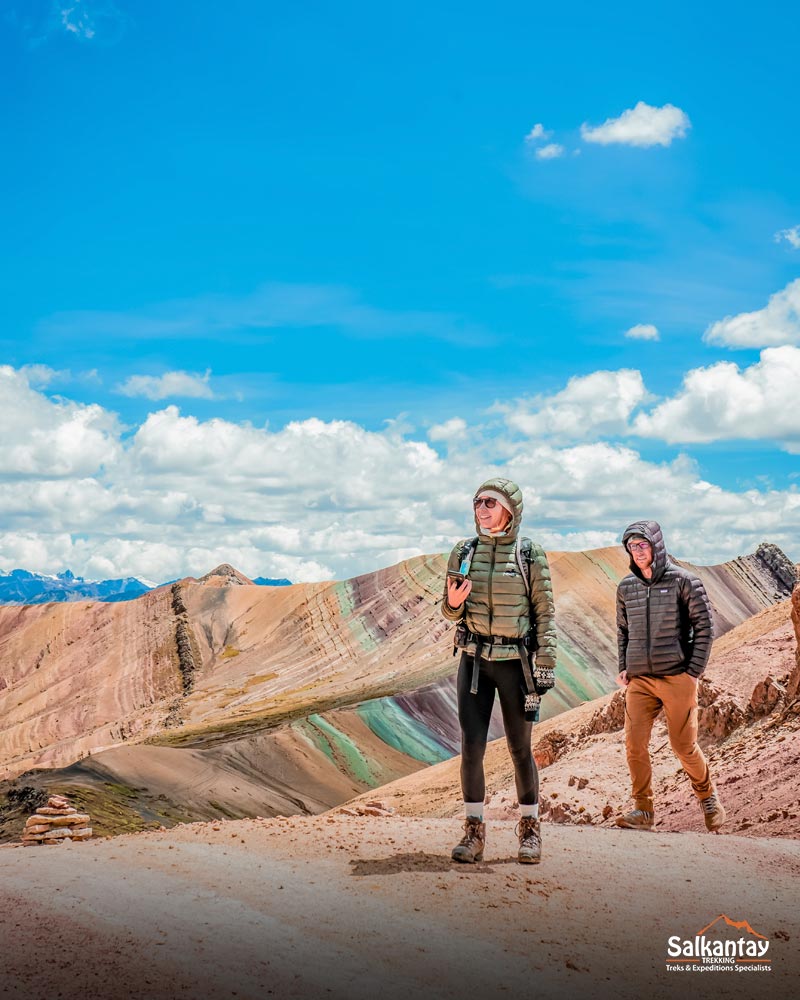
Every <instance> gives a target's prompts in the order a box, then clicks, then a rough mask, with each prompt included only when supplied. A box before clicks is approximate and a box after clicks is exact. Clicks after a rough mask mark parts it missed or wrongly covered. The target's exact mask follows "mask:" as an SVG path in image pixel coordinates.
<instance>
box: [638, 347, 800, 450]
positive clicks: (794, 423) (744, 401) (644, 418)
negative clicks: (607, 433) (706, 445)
mask: <svg viewBox="0 0 800 1000" xmlns="http://www.w3.org/2000/svg"><path fill="white" fill-rule="evenodd" d="M799 390H800V348H797V347H789V346H787V347H772V348H768V349H767V350H765V351H762V352H761V360H760V361H759V362H758V363H757V364H754V365H751V366H750V367H749V368H744V369H740V368H739V367H738V365H735V364H734V363H733V362H730V361H721V362H719V363H717V364H714V365H710V366H708V367H707V368H696V369H695V370H694V371H690V372H689V373H688V374H687V375H686V377H685V378H684V380H683V385H682V387H681V390H680V391H679V392H678V394H677V395H676V396H674V397H673V398H672V399H668V400H666V402H663V403H661V404H660V405H659V406H657V407H656V408H655V409H654V410H653V411H652V413H648V414H639V415H638V416H637V417H636V420H635V421H634V430H635V432H636V433H637V434H640V435H642V436H643V437H656V438H660V439H661V440H663V441H667V442H670V443H674V442H709V441H720V440H729V439H741V440H766V441H779V442H781V443H782V445H783V447H784V448H786V449H787V450H788V451H791V452H794V453H800V409H799V408H798V405H797V398H798V391H799Z"/></svg>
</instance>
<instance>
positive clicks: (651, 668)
mask: <svg viewBox="0 0 800 1000" xmlns="http://www.w3.org/2000/svg"><path fill="white" fill-rule="evenodd" d="M650 590H651V588H650V587H648V588H647V669H648V670H649V671H650V672H651V673H652V670H653V660H652V657H651V656H650Z"/></svg>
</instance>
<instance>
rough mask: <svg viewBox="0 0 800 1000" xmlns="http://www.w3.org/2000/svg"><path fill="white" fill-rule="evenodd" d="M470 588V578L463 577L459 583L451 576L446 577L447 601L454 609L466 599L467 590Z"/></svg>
mask: <svg viewBox="0 0 800 1000" xmlns="http://www.w3.org/2000/svg"><path fill="white" fill-rule="evenodd" d="M471 590H472V580H469V579H465V580H462V581H461V583H459V582H458V580H454V579H453V578H452V577H450V576H448V578H447V603H448V604H449V605H450V607H451V608H452V609H453V611H455V610H456V609H457V608H460V607H461V605H462V604H463V603H464V601H466V599H467V597H468V595H469V592H470V591H471Z"/></svg>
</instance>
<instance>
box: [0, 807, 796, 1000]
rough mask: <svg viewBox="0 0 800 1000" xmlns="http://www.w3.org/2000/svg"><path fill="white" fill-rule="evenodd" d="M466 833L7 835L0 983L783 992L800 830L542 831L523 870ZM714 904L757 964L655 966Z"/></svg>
mask: <svg viewBox="0 0 800 1000" xmlns="http://www.w3.org/2000/svg"><path fill="white" fill-rule="evenodd" d="M458 836H459V830H458V824H457V823H456V822H454V821H453V820H442V819H415V818H410V817H398V816H392V817H387V818H381V817H345V816H340V815H335V814H323V815H321V816H316V817H292V818H288V819H280V818H279V819H271V820H241V821H234V822H214V823H195V824H189V825H186V826H179V827H175V828H174V829H172V830H170V831H165V832H148V833H141V834H135V835H129V836H122V837H116V838H109V839H106V840H96V841H92V842H89V843H86V844H65V845H62V846H59V847H55V848H50V847H41V848H22V847H14V846H5V847H2V848H0V956H2V957H1V958H0V973H1V977H0V996H2V997H4V998H5V997H8V998H14V1000H17V998H19V1000H33V998H37V1000H39V998H43V997H47V998H61V1000H73V998H74V1000H78V998H80V1000H94V998H97V1000H101V998H102V1000H118V998H119V1000H122V998H125V1000H139V998H141V1000H145V998H147V1000H160V998H166V997H190V998H194V997H198V998H199V997H203V998H207V1000H217V998H223V997H224V998H228V997H237V998H256V997H264V996H269V995H274V996H277V997H287V998H292V997H303V998H305V997H315V998H316V997H330V998H339V997H341V998H344V997H349V998H354V1000H359V998H362V997H363V998H367V997H369V998H374V997H376V996H377V997H379V998H381V1000H394V998H400V997H403V998H407V997H409V996H419V997H423V998H427V997H431V998H443V1000H444V998H455V997H459V998H460V997H463V996H464V995H470V996H475V997H481V998H494V997H504V996H513V995H516V996H520V995H521V996H525V997H534V996H535V997H545V998H549V997H556V996H559V997H563V996H571V995H574V996H577V997H581V998H587V1000H591V998H594V997H598V998H605V997H619V998H622V1000H628V998H630V1000H634V998H639V997H642V996H647V997H653V998H662V997H663V998H668V997H678V996H684V995H686V993H687V992H691V993H692V994H694V995H696V996H700V997H705V996H709V997H712V996H713V997H714V998H724V997H748V998H751V997H752V998H757V997H762V996H763V997H770V998H771V1000H780V998H784V997H789V996H796V986H797V976H798V973H800V949H799V948H798V941H800V905H798V904H800V892H799V891H798V886H799V885H800V879H799V878H798V876H799V875H800V843H798V842H797V841H792V840H785V839H772V840H761V841H753V840H749V839H745V838H743V837H738V836H719V837H717V836H712V835H709V834H696V833H685V834H669V833H651V834H641V833H630V832H626V831H620V830H606V829H597V828H592V827H565V826H556V825H552V824H546V825H545V826H544V838H545V858H544V861H543V863H542V864H541V865H540V866H537V867H534V866H522V865H519V864H517V862H516V860H515V854H516V841H515V838H514V833H513V824H512V823H510V822H495V823H493V824H491V825H490V829H489V836H490V840H489V845H488V847H487V852H486V858H485V861H484V863H482V864H479V865H475V866H465V865H455V864H453V863H452V862H451V861H450V860H449V852H450V848H451V847H452V845H453V843H454V842H455V841H456V840H457V839H458ZM721 913H724V914H727V915H728V916H729V917H730V918H732V919H734V920H747V921H749V924H750V926H751V927H752V928H753V929H754V930H755V931H757V932H758V933H759V934H761V935H764V936H766V937H767V938H768V939H769V941H770V950H769V955H770V958H771V960H772V961H771V971H769V972H766V971H747V972H713V973H712V972H708V973H706V974H701V973H690V972H688V971H684V972H682V973H679V972H669V971H667V969H666V950H667V939H668V938H669V937H670V936H672V935H679V936H680V937H681V938H682V939H683V938H690V937H692V936H693V935H694V934H695V933H696V932H697V931H699V930H700V929H701V928H702V927H704V926H706V925H707V924H709V923H710V922H711V921H712V920H714V918H716V917H717V916H718V915H719V914H721ZM737 933H738V932H737ZM520 991H522V992H521V993H520Z"/></svg>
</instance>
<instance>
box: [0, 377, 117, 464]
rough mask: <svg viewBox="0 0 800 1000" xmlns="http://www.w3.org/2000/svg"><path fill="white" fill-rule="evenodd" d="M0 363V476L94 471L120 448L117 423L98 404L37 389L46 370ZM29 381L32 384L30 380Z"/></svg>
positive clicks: (111, 458)
mask: <svg viewBox="0 0 800 1000" xmlns="http://www.w3.org/2000/svg"><path fill="white" fill-rule="evenodd" d="M51 371H52V370H51V369H46V370H44V372H43V371H42V369H41V368H39V367H38V366H36V367H35V368H34V369H33V370H31V369H25V368H23V369H20V370H16V369H14V368H12V367H10V366H9V365H0V420H2V427H3V433H2V435H0V476H2V477H4V478H12V479H13V478H15V477H33V478H34V479H38V478H42V477H43V478H48V479H59V478H61V477H68V476H82V475H90V474H92V473H94V472H95V471H96V470H97V469H98V468H99V467H100V466H102V465H103V464H105V463H107V462H113V461H114V460H115V458H116V457H117V456H118V454H119V441H118V435H119V427H118V424H117V421H116V418H115V417H114V415H113V414H110V413H108V412H107V411H105V410H104V409H103V408H102V407H100V406H98V405H96V404H91V405H88V406H85V405H83V404H81V403H73V402H69V401H67V400H53V399H50V398H48V397H47V396H44V395H43V394H42V393H40V392H38V391H37V389H36V388H34V385H37V384H38V385H41V381H42V377H43V376H44V378H45V381H47V380H48V378H49V375H48V373H49V372H51ZM32 383H33V384H32Z"/></svg>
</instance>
